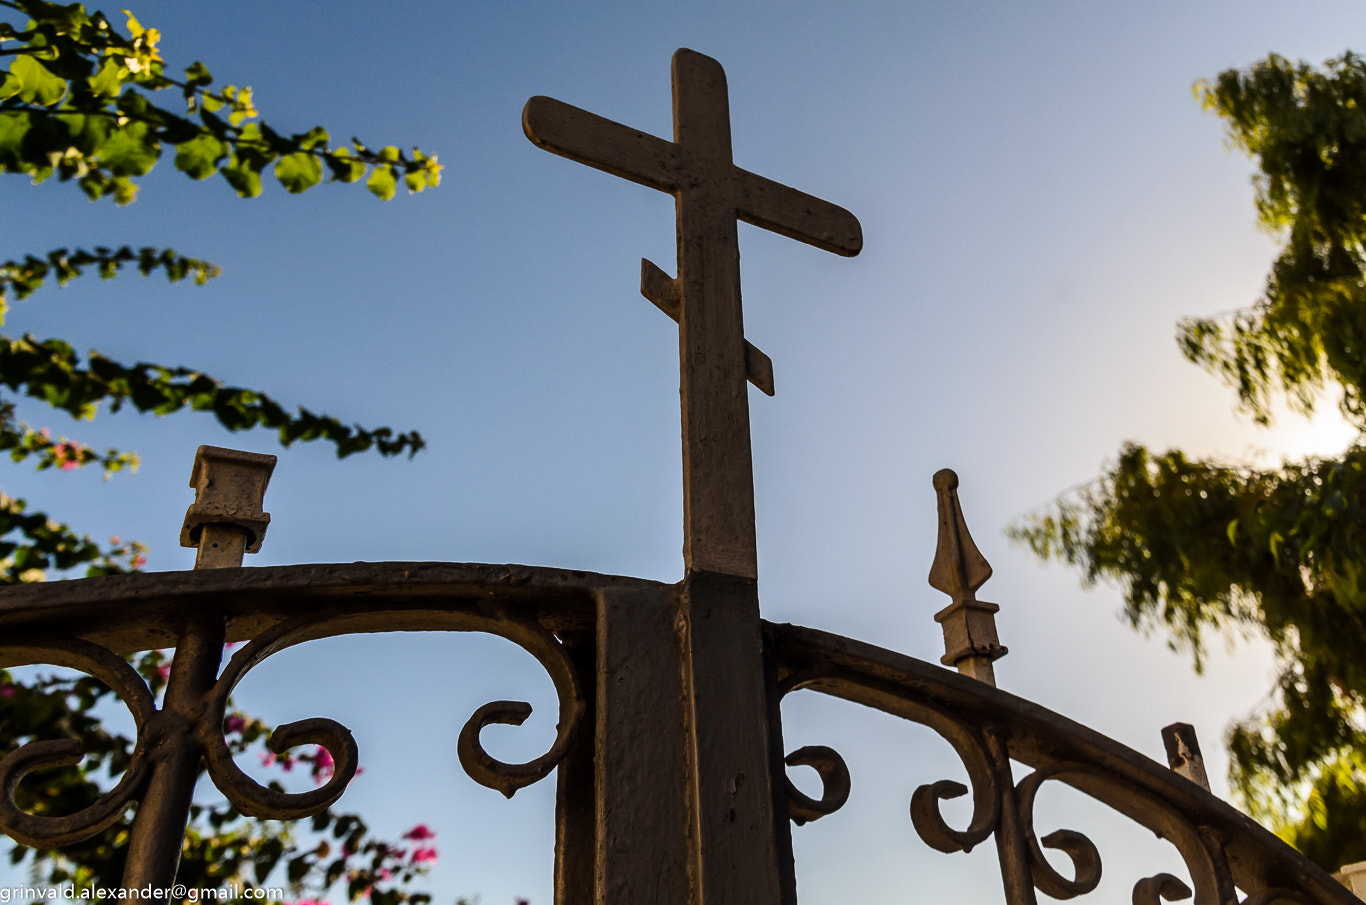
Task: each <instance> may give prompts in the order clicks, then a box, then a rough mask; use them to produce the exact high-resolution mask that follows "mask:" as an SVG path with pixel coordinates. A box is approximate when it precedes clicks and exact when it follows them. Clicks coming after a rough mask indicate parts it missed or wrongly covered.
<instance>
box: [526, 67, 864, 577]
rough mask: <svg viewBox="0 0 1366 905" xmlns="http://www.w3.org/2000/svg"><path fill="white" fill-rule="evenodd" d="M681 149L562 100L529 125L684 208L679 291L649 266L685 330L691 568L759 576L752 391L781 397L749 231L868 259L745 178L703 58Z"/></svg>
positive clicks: (679, 123) (543, 101)
mask: <svg viewBox="0 0 1366 905" xmlns="http://www.w3.org/2000/svg"><path fill="white" fill-rule="evenodd" d="M673 113H674V140H673V141H666V140H664V139H662V138H658V137H656V136H654V135H649V134H647V133H644V132H640V131H637V130H635V129H632V128H630V127H629V126H624V125H622V124H620V123H617V122H613V121H612V120H609V119H605V118H603V117H601V116H598V115H596V114H593V113H589V112H588V111H586V110H581V109H579V108H578V107H573V106H570V105H569V104H565V103H562V102H561V101H557V100H554V99H552V98H548V97H533V98H532V99H531V100H529V101H527V104H526V107H525V109H524V110H523V111H522V127H523V129H524V130H525V131H526V134H527V137H528V138H530V139H531V140H532V141H533V142H535V144H536V145H537V146H539V147H541V148H544V149H545V150H547V151H551V152H553V153H555V154H559V155H561V156H563V157H568V158H570V159H571V160H576V161H578V162H580V163H585V164H588V165H589V166H591V167H596V168H597V169H600V170H605V171H606V172H608V173H611V174H613V175H614V176H620V177H622V178H623V179H629V180H631V181H632V182H638V183H640V184H641V185H645V186H649V187H650V188H653V189H658V190H659V191H661V192H669V193H670V194H672V195H673V196H674V197H675V199H676V205H675V209H676V212H677V222H678V277H677V278H676V279H670V278H669V277H668V275H667V274H665V273H664V272H663V271H662V270H661V269H660V268H659V267H657V266H655V265H654V264H652V263H650V262H649V261H645V260H642V262H641V267H642V271H641V292H642V293H643V294H644V295H645V296H646V298H648V299H650V301H652V302H654V303H655V304H656V305H657V306H659V307H660V308H661V309H662V310H663V311H664V312H665V313H667V314H668V315H669V316H670V317H672V318H674V320H676V321H678V325H679V356H680V372H681V386H682V396H683V401H682V404H683V522H684V525H683V537H684V540H683V558H684V564H685V566H686V568H687V569H688V571H690V572H692V571H709V572H720V573H724V574H727V575H736V576H742V577H747V578H754V577H757V575H758V566H757V562H756V557H755V536H754V473H753V464H752V461H751V458H750V437H749V398H748V394H747V393H746V392H745V381H746V379H749V380H750V381H752V382H753V383H754V384H755V386H757V387H759V389H761V390H763V391H764V392H765V393H768V394H769V395H772V394H773V364H772V362H771V361H770V360H769V358H768V356H767V355H765V354H764V353H763V352H760V351H759V350H758V349H757V348H755V347H754V346H753V345H751V344H749V343H748V342H746V341H745V337H744V318H743V315H742V311H741V303H740V254H739V238H738V235H737V230H736V225H735V224H736V221H737V220H744V221H745V222H746V223H752V224H754V225H755V226H759V227H762V228H764V229H767V230H772V231H773V232H776V233H778V234H779V235H783V236H787V237H788V238H791V239H796V240H798V241H800V242H806V243H808V244H810V245H814V246H816V247H817V248H821V249H824V250H826V251H831V252H835V253H836V254H841V255H856V254H858V253H859V250H860V249H861V248H862V247H863V232H862V229H861V228H860V227H859V222H858V219H857V218H855V217H854V215H853V214H851V213H849V212H848V211H847V210H845V209H844V208H842V207H839V206H838V205H835V204H831V203H830V202H828V201H822V200H821V199H819V198H816V197H813V196H811V195H808V194H806V193H805V192H800V191H798V190H796V189H793V188H789V187H788V186H785V185H782V184H781V183H777V182H774V181H773V180H771V179H766V178H765V177H763V176H759V175H756V174H754V173H751V172H749V171H748V170H744V169H741V168H740V167H737V166H736V165H735V164H734V162H733V161H732V159H731V141H730V103H729V100H728V96H727V91H726V74H725V71H724V70H723V69H722V68H721V64H719V63H718V62H716V61H715V60H713V59H711V58H710V57H707V56H703V55H702V54H700V53H696V52H695V51H691V50H686V49H684V50H679V51H678V52H677V53H675V54H674V57H673Z"/></svg>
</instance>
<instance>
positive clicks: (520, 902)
mask: <svg viewBox="0 0 1366 905" xmlns="http://www.w3.org/2000/svg"><path fill="white" fill-rule="evenodd" d="M517 905H531V900H530V899H524V898H522V897H521V896H518V897H517Z"/></svg>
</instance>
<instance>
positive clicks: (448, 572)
mask: <svg viewBox="0 0 1366 905" xmlns="http://www.w3.org/2000/svg"><path fill="white" fill-rule="evenodd" d="M637 586H638V587H644V588H661V587H667V585H664V584H662V583H660V582H656V581H648V580H645V579H640V578H619V577H616V576H610V575H599V574H596V573H593V572H579V571H574V570H570V569H552V568H542V567H536V566H519V565H485V564H470V563H431V562H387V563H366V562H357V563H320V564H304V565H294V566H266V567H260V568H252V569H225V570H212V571H199V572H154V573H140V574H133V575H110V576H106V577H103V578H84V579H80V580H75V581H55V582H48V583H45V584H30V585H12V586H7V587H3V588H0V633H4V636H5V637H13V634H14V633H15V632H21V631H44V630H52V631H63V632H65V631H72V630H73V628H72V627H73V626H75V627H77V628H75V629H74V631H75V633H76V634H78V635H79V636H80V637H82V638H85V639H87V640H90V641H93V642H95V643H97V644H100V645H102V646H104V647H107V648H109V649H111V650H113V651H115V652H117V653H132V652H135V651H140V650H154V649H157V648H163V647H174V646H175V641H176V637H177V635H176V626H177V625H178V622H179V620H178V618H177V615H176V614H178V613H181V612H184V611H185V610H186V609H187V608H190V607H198V606H212V607H216V608H220V609H221V610H222V612H223V613H224V615H225V616H226V618H227V630H226V637H227V640H228V641H245V640H247V639H249V638H251V637H252V636H253V635H255V634H257V633H259V632H261V631H263V630H264V629H266V628H268V627H270V626H272V625H274V624H275V623H277V622H279V621H281V620H282V619H286V618H291V617H296V616H299V615H303V614H305V613H311V612H317V611H319V610H323V609H326V608H327V607H329V606H332V605H335V604H337V603H340V602H343V601H346V600H357V599H362V598H363V599H365V600H366V601H367V606H369V607H370V608H372V609H373V610H374V611H375V612H376V613H382V612H385V611H388V610H400V609H404V608H406V607H409V606H410V605H411V604H413V603H417V604H419V605H429V604H430V605H436V604H439V603H441V602H448V603H449V604H450V605H465V606H468V605H472V604H475V603H480V602H483V603H499V604H502V605H505V606H510V607H514V608H517V611H518V612H519V613H525V615H526V616H527V617H528V618H531V619H534V620H535V621H537V622H538V623H540V624H543V625H545V626H546V627H547V628H548V629H549V630H551V631H556V632H558V631H560V630H561V629H562V628H566V627H569V626H590V625H591V624H592V621H593V611H594V602H593V594H594V592H595V591H596V590H598V589H600V588H623V587H637ZM4 657H5V655H4V653H3V650H2V649H0V666H9V665H14V664H13V662H12V661H8V660H5V659H4Z"/></svg>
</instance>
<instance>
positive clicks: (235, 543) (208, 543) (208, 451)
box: [180, 446, 276, 569]
mask: <svg viewBox="0 0 1366 905" xmlns="http://www.w3.org/2000/svg"><path fill="white" fill-rule="evenodd" d="M275 462H276V459H275V457H274V456H268V455H264V454H262V453H251V452H243V451H242V450H238V449H223V448H222V447H218V446H201V447H199V450H198V451H197V452H196V453H195V457H194V469H193V471H191V473H190V486H191V487H193V488H194V491H195V499H194V502H193V503H192V504H190V507H189V509H187V510H186V511H185V524H184V525H183V526H182V527H181V529H180V545H181V546H182V547H198V548H199V552H198V553H197V554H196V555H195V561H194V567H195V568H196V569H226V568H233V567H235V566H240V565H242V556H243V554H244V553H257V552H259V551H260V549H261V541H262V540H264V539H265V536H266V526H267V525H269V524H270V513H268V512H264V511H262V506H263V505H264V501H265V496H266V485H268V484H269V483H270V475H271V473H272V472H273V471H274V470H275Z"/></svg>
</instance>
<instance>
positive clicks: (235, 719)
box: [224, 713, 247, 732]
mask: <svg viewBox="0 0 1366 905" xmlns="http://www.w3.org/2000/svg"><path fill="white" fill-rule="evenodd" d="M224 728H225V729H227V731H228V732H243V731H245V730H246V728H247V720H246V718H245V717H243V716H242V715H241V714H239V713H234V714H233V715H232V716H230V717H228V719H227V721H226V722H225V723H224Z"/></svg>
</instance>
